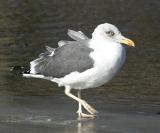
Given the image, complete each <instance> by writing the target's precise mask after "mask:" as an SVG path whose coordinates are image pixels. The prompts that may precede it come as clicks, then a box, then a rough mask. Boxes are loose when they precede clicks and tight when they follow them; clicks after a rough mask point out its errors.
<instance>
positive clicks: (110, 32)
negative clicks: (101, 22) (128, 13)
mask: <svg viewBox="0 0 160 133" xmlns="http://www.w3.org/2000/svg"><path fill="white" fill-rule="evenodd" d="M106 33H107V34H108V35H109V36H114V35H115V33H114V32H113V31H112V30H110V31H107V32H106Z"/></svg>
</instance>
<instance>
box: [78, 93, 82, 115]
mask: <svg viewBox="0 0 160 133" xmlns="http://www.w3.org/2000/svg"><path fill="white" fill-rule="evenodd" d="M78 98H79V99H81V90H78ZM77 113H78V118H81V113H82V104H81V103H80V102H78V111H77Z"/></svg>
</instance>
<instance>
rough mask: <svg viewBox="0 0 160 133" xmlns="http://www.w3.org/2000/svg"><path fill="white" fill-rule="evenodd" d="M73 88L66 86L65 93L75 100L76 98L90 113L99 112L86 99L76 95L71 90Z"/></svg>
mask: <svg viewBox="0 0 160 133" xmlns="http://www.w3.org/2000/svg"><path fill="white" fill-rule="evenodd" d="M70 90H71V88H70V87H69V86H65V94H66V95H67V96H69V97H71V98H73V99H74V100H76V101H77V102H79V103H80V104H81V105H82V106H83V107H84V108H85V109H86V110H87V111H88V112H89V113H90V114H95V113H97V111H96V110H95V109H94V108H93V107H91V106H90V105H89V104H88V103H87V102H86V101H84V100H82V99H80V98H78V97H76V96H75V95H73V94H72V93H71V92H70Z"/></svg>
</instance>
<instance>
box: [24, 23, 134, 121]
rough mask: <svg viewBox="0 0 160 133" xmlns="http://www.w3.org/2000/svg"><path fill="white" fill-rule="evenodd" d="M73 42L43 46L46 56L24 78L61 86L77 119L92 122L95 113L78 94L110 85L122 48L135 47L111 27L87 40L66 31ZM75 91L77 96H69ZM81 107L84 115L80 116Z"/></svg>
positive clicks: (98, 30) (106, 25)
mask: <svg viewBox="0 0 160 133" xmlns="http://www.w3.org/2000/svg"><path fill="white" fill-rule="evenodd" d="M67 34H68V35H69V36H70V37H71V38H72V39H73V40H72V41H65V40H61V41H59V42H58V47H57V48H51V47H49V46H46V52H44V53H41V54H40V55H39V57H38V58H37V59H35V60H33V61H31V62H30V70H29V73H23V76H24V77H26V78H41V79H46V80H49V81H52V82H55V83H57V84H58V86H59V87H61V86H64V88H65V91H64V92H65V94H66V95H67V96H69V97H70V98H72V99H74V100H76V101H77V102H78V111H77V113H78V118H80V119H81V118H95V117H96V114H97V111H96V109H94V108H93V107H92V106H91V105H89V104H88V103H87V102H86V101H85V100H83V99H82V98H81V90H83V89H88V88H96V87H99V86H102V85H104V84H105V83H107V82H108V81H110V80H111V79H112V78H113V77H114V76H115V75H116V74H117V73H118V72H119V70H120V69H121V67H122V65H123V64H124V62H125V58H126V51H125V47H124V46H123V44H126V45H128V46H129V47H134V46H135V44H134V42H133V41H132V40H130V39H128V38H126V37H124V36H123V35H122V34H121V32H120V31H119V30H118V28H117V27H116V26H114V25H112V24H109V23H104V24H100V25H98V26H97V27H96V28H95V29H94V32H93V33H92V38H91V39H90V38H88V37H87V36H86V35H85V34H84V33H83V32H81V31H73V30H68V33H67ZM72 89H76V90H77V96H76V95H74V94H73V93H71V90H72ZM82 107H83V108H84V109H85V110H86V111H87V113H84V112H82Z"/></svg>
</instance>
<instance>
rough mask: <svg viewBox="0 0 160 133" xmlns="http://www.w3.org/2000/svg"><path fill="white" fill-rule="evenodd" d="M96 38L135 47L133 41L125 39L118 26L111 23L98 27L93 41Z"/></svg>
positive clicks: (93, 34) (93, 35)
mask: <svg viewBox="0 0 160 133" xmlns="http://www.w3.org/2000/svg"><path fill="white" fill-rule="evenodd" d="M94 38H97V39H106V40H108V41H111V42H117V43H123V44H127V45H129V46H133V47H134V46H135V44H134V42H133V41H132V40H130V39H128V38H126V37H124V36H123V35H122V34H121V32H120V31H119V30H118V28H117V27H116V26H114V25H112V24H109V23H104V24H100V25H98V26H97V27H96V28H95V30H94V32H93V33H92V39H94Z"/></svg>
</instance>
